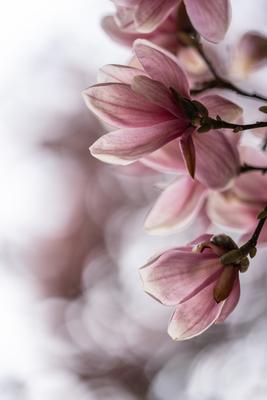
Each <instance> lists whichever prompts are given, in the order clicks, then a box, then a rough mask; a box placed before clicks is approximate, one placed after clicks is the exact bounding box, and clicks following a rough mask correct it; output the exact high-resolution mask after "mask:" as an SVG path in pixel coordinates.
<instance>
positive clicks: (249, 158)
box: [207, 148, 267, 243]
mask: <svg viewBox="0 0 267 400" xmlns="http://www.w3.org/2000/svg"><path fill="white" fill-rule="evenodd" d="M242 158H243V161H244V162H245V163H248V164H250V165H254V166H259V167H266V166H267V156H266V154H265V153H264V152H262V151H260V150H256V149H253V148H243V149H242ZM266 187H267V175H263V174H262V173H261V172H260V171H252V172H247V173H245V174H241V175H240V176H238V177H237V178H236V179H235V180H234V183H233V185H232V186H231V188H229V189H227V190H225V191H222V192H213V193H211V194H210V195H209V199H208V206H207V213H208V215H209V218H210V219H211V221H212V222H213V223H214V224H217V225H219V226H220V227H223V228H224V229H232V230H236V231H237V232H239V233H241V234H242V238H241V241H245V240H248V239H249V237H250V236H251V234H252V233H253V231H254V229H255V225H256V221H257V216H258V214H259V213H260V212H261V211H262V209H263V208H264V207H266V204H267V190H266ZM266 242H267V226H266V225H264V227H263V229H262V231H261V235H260V237H259V243H266Z"/></svg>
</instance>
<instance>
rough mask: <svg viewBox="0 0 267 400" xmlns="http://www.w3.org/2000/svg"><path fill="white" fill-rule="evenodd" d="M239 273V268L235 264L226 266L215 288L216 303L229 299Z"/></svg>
mask: <svg viewBox="0 0 267 400" xmlns="http://www.w3.org/2000/svg"><path fill="white" fill-rule="evenodd" d="M237 274H238V269H237V268H236V267H234V266H233V265H229V266H227V267H225V268H224V270H223V272H222V274H221V276H220V278H219V280H218V282H217V284H216V286H215V288H214V290H213V297H214V300H215V301H216V303H220V301H223V300H225V299H227V297H228V296H229V294H230V293H231V291H232V289H233V286H234V282H235V279H236V277H237Z"/></svg>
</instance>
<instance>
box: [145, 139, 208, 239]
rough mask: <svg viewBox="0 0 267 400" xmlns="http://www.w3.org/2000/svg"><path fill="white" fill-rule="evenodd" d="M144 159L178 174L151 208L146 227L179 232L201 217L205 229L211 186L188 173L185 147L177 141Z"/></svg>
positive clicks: (155, 232)
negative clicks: (206, 209) (184, 152)
mask: <svg viewBox="0 0 267 400" xmlns="http://www.w3.org/2000/svg"><path fill="white" fill-rule="evenodd" d="M141 162H142V163H143V164H145V165H146V166H148V167H150V168H152V169H155V170H156V171H159V172H163V173H165V174H168V175H170V176H173V177H174V180H173V181H172V182H171V183H170V184H169V185H168V186H167V187H166V188H164V190H163V191H162V192H161V194H160V195H159V197H158V199H157V200H156V202H155V204H154V206H153V208H152V210H151V211H150V212H149V214H148V216H147V218H146V220H145V230H146V231H147V232H148V233H150V234H153V235H154V234H156V235H158V234H169V233H171V232H178V231H181V230H183V229H185V228H186V227H188V226H189V225H190V224H191V223H192V222H193V221H194V220H196V218H197V221H198V223H200V224H199V225H200V226H201V228H202V231H205V230H206V228H207V227H208V226H209V219H208V217H207V214H206V211H205V200H206V197H207V195H208V188H207V187H206V186H204V185H203V184H201V183H200V182H198V181H197V180H192V179H191V178H190V177H189V176H188V175H187V173H186V172H187V171H186V169H185V165H184V162H183V158H182V154H181V151H180V149H179V147H178V146H177V145H176V143H175V141H172V142H170V143H168V144H167V145H165V146H164V147H162V148H161V149H160V150H157V151H155V152H154V153H152V154H150V155H149V156H147V157H144V158H143V159H142V160H141Z"/></svg>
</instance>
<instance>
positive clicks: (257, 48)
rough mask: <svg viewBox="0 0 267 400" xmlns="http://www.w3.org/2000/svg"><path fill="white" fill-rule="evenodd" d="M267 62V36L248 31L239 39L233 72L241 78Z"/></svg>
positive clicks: (233, 62)
mask: <svg viewBox="0 0 267 400" xmlns="http://www.w3.org/2000/svg"><path fill="white" fill-rule="evenodd" d="M266 63H267V37H266V36H264V35H262V34H260V33H258V32H247V33H246V34H245V35H243V36H242V37H241V39H240V40H239V42H238V44H237V46H236V48H235V51H234V57H233V61H232V65H231V68H232V73H233V74H234V75H235V76H236V77H238V78H239V79H240V77H243V78H245V77H247V76H248V75H249V74H250V73H251V72H252V71H255V70H257V69H258V68H260V67H262V66H264V65H266Z"/></svg>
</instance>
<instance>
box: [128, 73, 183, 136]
mask: <svg viewBox="0 0 267 400" xmlns="http://www.w3.org/2000/svg"><path fill="white" fill-rule="evenodd" d="M132 89H133V91H134V92H135V93H138V94H140V95H141V96H143V97H144V98H146V99H147V100H148V101H149V102H151V103H153V104H157V105H158V106H160V107H162V108H165V109H166V110H168V111H169V112H170V113H172V114H173V115H175V116H176V117H177V118H179V119H180V120H181V123H183V125H184V127H185V128H186V126H188V124H189V121H188V119H187V118H186V117H185V115H184V112H183V110H182V109H181V108H179V107H178V106H177V104H175V103H174V100H173V98H172V96H171V93H170V91H169V90H168V89H167V88H166V86H164V85H163V84H162V83H160V82H158V81H154V80H153V79H150V78H148V77H146V76H136V77H135V78H134V79H133V83H132Z"/></svg>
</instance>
